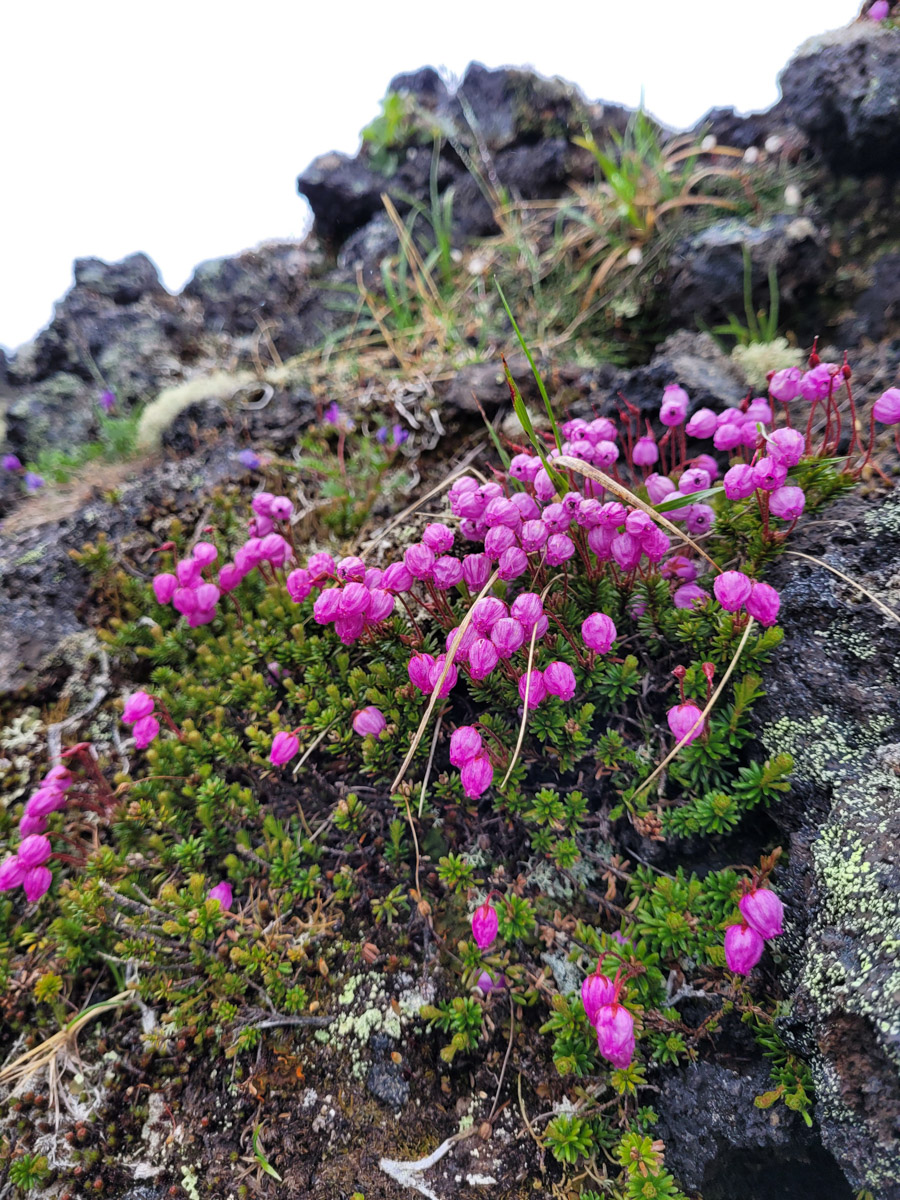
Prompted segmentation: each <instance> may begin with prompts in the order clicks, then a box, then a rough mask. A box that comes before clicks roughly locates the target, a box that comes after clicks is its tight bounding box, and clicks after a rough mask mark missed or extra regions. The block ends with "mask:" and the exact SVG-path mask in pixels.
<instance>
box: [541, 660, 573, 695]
mask: <svg viewBox="0 0 900 1200" xmlns="http://www.w3.org/2000/svg"><path fill="white" fill-rule="evenodd" d="M544 687H545V688H546V689H547V691H548V692H549V693H550V695H551V696H559V698H560V700H571V699H572V697H573V696H574V695H575V672H574V671H573V670H572V668H571V667H570V666H569V664H568V663H564V662H552V663H550V664H549V665H548V666H546V667H544Z"/></svg>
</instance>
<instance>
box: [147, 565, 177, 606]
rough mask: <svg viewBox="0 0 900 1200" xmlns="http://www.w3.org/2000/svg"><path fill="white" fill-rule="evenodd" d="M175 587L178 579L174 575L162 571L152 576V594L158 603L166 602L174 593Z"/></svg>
mask: <svg viewBox="0 0 900 1200" xmlns="http://www.w3.org/2000/svg"><path fill="white" fill-rule="evenodd" d="M177 587H178V579H177V577H176V576H175V575H171V574H169V573H168V572H166V571H164V572H162V573H161V574H160V575H154V576H153V594H154V596H155V597H156V599H157V602H158V603H159V604H168V603H169V602H170V601H171V599H172V597H173V596H174V595H175V590H176V588H177Z"/></svg>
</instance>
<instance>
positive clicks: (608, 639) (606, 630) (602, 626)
mask: <svg viewBox="0 0 900 1200" xmlns="http://www.w3.org/2000/svg"><path fill="white" fill-rule="evenodd" d="M616 636H617V634H616V627H615V625H614V624H613V622H612V618H611V617H608V616H607V615H606V613H599V612H595V613H591V615H590V616H589V617H586V618H585V620H584V621H583V622H582V625H581V637H582V640H583V641H584V644H585V646H587V648H588V650H594V651H596V653H597V654H608V653H609V649H610V647H611V646H612V644H613V642H614V641H615V640H616Z"/></svg>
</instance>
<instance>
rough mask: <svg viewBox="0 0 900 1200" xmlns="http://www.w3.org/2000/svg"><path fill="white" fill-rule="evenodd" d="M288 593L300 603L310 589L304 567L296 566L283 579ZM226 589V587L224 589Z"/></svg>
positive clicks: (308, 576)
mask: <svg viewBox="0 0 900 1200" xmlns="http://www.w3.org/2000/svg"><path fill="white" fill-rule="evenodd" d="M221 582H222V572H221V571H220V572H219V583H220V584H221ZM285 586H286V587H287V590H288V595H289V596H290V598H291V599H292V600H293V602H294V603H295V604H302V603H303V601H304V600H305V599H306V597H307V596H308V595H309V594H310V592H311V591H312V579H311V578H310V574H309V571H307V569H306V568H305V567H297V568H296V569H295V570H293V571H291V573H290V575H288V577H287V579H286V580H285ZM226 590H227V589H226Z"/></svg>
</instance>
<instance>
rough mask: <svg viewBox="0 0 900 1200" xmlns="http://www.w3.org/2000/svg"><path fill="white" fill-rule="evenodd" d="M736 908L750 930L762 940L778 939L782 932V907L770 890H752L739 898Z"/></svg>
mask: <svg viewBox="0 0 900 1200" xmlns="http://www.w3.org/2000/svg"><path fill="white" fill-rule="evenodd" d="M738 907H739V908H740V910H741V914H742V916H743V918H744V920H745V921H746V922H747V924H748V925H749V926H750V928H751V929H755V930H756V932H757V933H758V934H760V935H761V936H762V937H764V938H773V937H778V936H779V935H780V934H781V933H783V932H784V930H783V928H782V922H783V920H784V905H783V904H782V903H781V901H780V900H779V899H778V897H777V896H776V895H775V893H774V892H773V891H772V889H771V888H754V889H753V890H752V891H750V892H747V893H746V894H745V895H743V896H741V899H740V903H739V905H738Z"/></svg>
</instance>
